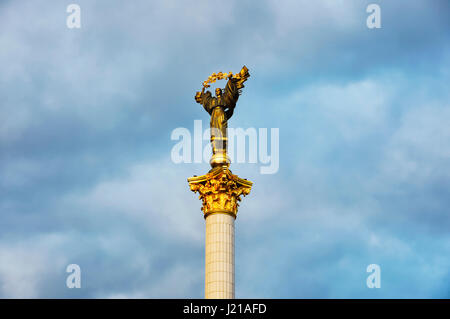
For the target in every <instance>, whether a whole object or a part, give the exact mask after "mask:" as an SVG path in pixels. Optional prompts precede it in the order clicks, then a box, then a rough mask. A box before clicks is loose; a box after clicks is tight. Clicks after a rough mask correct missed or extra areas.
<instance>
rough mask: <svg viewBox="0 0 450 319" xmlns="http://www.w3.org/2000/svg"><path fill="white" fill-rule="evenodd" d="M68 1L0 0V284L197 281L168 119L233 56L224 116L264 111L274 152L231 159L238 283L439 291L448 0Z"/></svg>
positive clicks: (195, 217) (445, 266)
mask: <svg viewBox="0 0 450 319" xmlns="http://www.w3.org/2000/svg"><path fill="white" fill-rule="evenodd" d="M70 3H72V2H69V1H50V0H46V1H32V2H30V1H2V2H0V70H1V71H0V297H3V298H15V297H25V298H35V297H42V298H55V297H56V298H79V297H85V298H183V297H189V298H202V297H203V287H204V282H203V280H204V265H203V263H204V220H203V217H202V215H201V212H200V201H199V200H198V199H197V196H196V195H194V194H192V193H191V192H190V191H189V188H188V185H187V182H186V178H187V177H189V176H192V175H200V174H203V173H205V172H206V171H207V170H208V169H209V167H208V166H209V165H208V164H207V163H203V164H174V163H173V162H172V161H171V159H170V154H171V149H172V147H173V146H174V144H175V142H174V141H171V139H170V135H171V132H172V131H173V130H174V129H175V128H177V127H186V128H189V129H193V125H194V120H198V119H201V120H203V125H204V126H207V125H208V122H209V119H208V115H207V114H206V112H204V110H203V109H202V108H201V106H199V105H198V104H196V103H195V101H194V98H193V97H194V94H195V91H197V90H199V89H200V88H201V86H200V85H201V82H202V81H203V80H205V79H206V77H207V76H208V75H209V74H211V73H212V72H217V71H229V70H232V71H238V70H239V69H240V68H241V67H242V65H244V64H245V65H246V66H247V67H248V68H249V70H250V74H251V78H250V79H249V80H248V82H247V83H246V87H245V89H244V94H243V95H242V96H241V98H240V99H239V103H238V105H237V108H236V111H235V113H234V116H233V118H232V119H231V120H230V122H229V125H230V126H232V127H243V128H248V127H255V128H279V130H280V168H279V171H278V172H277V173H276V174H272V175H261V174H260V172H259V164H250V163H247V164H233V166H232V169H233V172H234V173H236V174H238V175H239V176H241V177H245V178H248V179H250V180H252V181H253V182H254V187H253V189H252V193H251V195H250V196H248V197H246V198H245V200H244V201H243V203H242V204H241V207H240V211H239V215H238V218H237V220H236V297H238V298H449V297H450V232H449V230H450V216H449V213H450V212H449V208H448V207H450V105H449V100H450V99H449V98H450V90H449V83H450V28H449V27H450V4H449V2H448V1H445V0H442V1H438V0H436V1H419V0H417V1H416V0H410V1H406V0H396V1H392V0H391V1H382V0H379V1H337V0H333V1H332V0H328V1H301V0H295V1H294V0H292V1H291V0H283V1H275V0H272V1H269V0H262V1H246V2H244V1H226V2H225V1H211V0H208V1H198V0H197V1H144V0H135V1H132V2H131V1H113V0H110V1H99V0H96V1H92V0H89V1H84V0H78V1H73V3H77V4H79V5H80V7H81V24H82V27H81V29H68V28H67V27H66V17H67V15H68V14H67V13H66V7H67V5H69V4H70ZM369 3H377V4H379V5H380V7H381V18H382V28H381V29H368V28H367V27H366V18H367V16H368V13H366V7H367V5H368V4H369ZM72 263H76V264H78V265H80V267H81V271H82V288H81V289H68V288H67V287H66V285H65V282H66V277H67V275H68V274H67V273H66V272H65V269H66V266H67V265H68V264H72ZM372 263H375V264H379V265H380V267H381V288H380V289H369V288H367V286H366V278H367V276H368V273H367V272H366V267H367V266H368V265H369V264H372Z"/></svg>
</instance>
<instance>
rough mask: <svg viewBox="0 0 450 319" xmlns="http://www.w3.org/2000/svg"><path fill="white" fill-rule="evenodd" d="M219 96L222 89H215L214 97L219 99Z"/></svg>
mask: <svg viewBox="0 0 450 319" xmlns="http://www.w3.org/2000/svg"><path fill="white" fill-rule="evenodd" d="M221 95H222V89H220V88H217V89H216V96H217V97H219V96H221Z"/></svg>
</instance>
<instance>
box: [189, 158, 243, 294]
mask: <svg viewBox="0 0 450 319" xmlns="http://www.w3.org/2000/svg"><path fill="white" fill-rule="evenodd" d="M188 182H189V185H190V188H191V190H192V191H193V192H198V193H199V195H200V196H199V198H200V199H201V200H202V201H203V205H202V211H203V214H204V217H205V222H206V242H205V298H207V299H209V298H215V299H230V298H234V296H235V295H234V278H235V275H234V222H235V219H236V214H237V209H238V206H239V204H238V201H240V200H241V196H242V195H243V196H246V195H248V194H249V193H250V190H251V187H252V182H250V181H248V180H245V179H241V178H239V177H238V176H236V175H233V174H232V173H231V171H230V170H229V169H228V165H223V166H218V167H215V168H213V169H212V170H211V171H210V172H209V173H208V174H206V175H202V176H194V177H191V178H189V179H188Z"/></svg>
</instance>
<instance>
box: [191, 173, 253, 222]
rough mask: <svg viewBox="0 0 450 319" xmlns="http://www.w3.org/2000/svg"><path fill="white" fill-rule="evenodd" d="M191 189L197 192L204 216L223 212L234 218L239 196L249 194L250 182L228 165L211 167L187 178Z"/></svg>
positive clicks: (239, 199)
mask: <svg viewBox="0 0 450 319" xmlns="http://www.w3.org/2000/svg"><path fill="white" fill-rule="evenodd" d="M188 183H189V186H190V188H191V191H193V192H194V193H198V194H199V198H200V199H201V200H202V202H203V205H202V208H201V210H202V211H203V215H204V217H205V218H206V217H207V216H208V215H210V214H214V213H225V214H230V215H232V216H233V217H234V218H236V215H237V211H238V207H239V203H238V202H239V201H241V196H242V195H243V196H246V195H248V194H250V190H251V188H252V184H253V183H252V182H250V181H248V180H245V179H241V178H239V177H238V176H237V175H233V174H232V173H231V171H230V170H229V169H228V166H221V167H215V168H213V169H212V170H211V171H210V172H209V173H208V174H206V175H202V176H194V177H191V178H188Z"/></svg>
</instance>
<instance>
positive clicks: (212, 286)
mask: <svg viewBox="0 0 450 319" xmlns="http://www.w3.org/2000/svg"><path fill="white" fill-rule="evenodd" d="M205 250H206V251H205V298H207V299H210V298H215V299H233V298H234V217H233V216H231V215H229V214H222V213H216V214H211V215H208V216H207V217H206V245H205Z"/></svg>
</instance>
